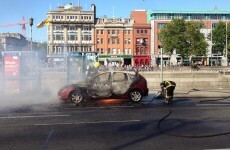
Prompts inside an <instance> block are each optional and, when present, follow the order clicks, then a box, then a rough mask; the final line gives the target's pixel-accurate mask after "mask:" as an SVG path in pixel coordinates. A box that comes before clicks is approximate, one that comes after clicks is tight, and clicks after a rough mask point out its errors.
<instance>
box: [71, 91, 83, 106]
mask: <svg viewBox="0 0 230 150" xmlns="http://www.w3.org/2000/svg"><path fill="white" fill-rule="evenodd" d="M69 98H70V100H71V101H72V102H73V103H75V104H76V105H79V104H80V103H81V102H82V101H83V100H84V97H83V94H82V92H81V91H80V90H75V91H73V92H71V93H70V95H69Z"/></svg>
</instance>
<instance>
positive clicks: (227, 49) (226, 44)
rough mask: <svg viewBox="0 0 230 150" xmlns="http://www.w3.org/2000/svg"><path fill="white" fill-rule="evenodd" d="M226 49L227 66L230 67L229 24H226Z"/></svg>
mask: <svg viewBox="0 0 230 150" xmlns="http://www.w3.org/2000/svg"><path fill="white" fill-rule="evenodd" d="M225 46H226V47H225V49H226V61H227V66H228V23H227V22H226V44H225Z"/></svg>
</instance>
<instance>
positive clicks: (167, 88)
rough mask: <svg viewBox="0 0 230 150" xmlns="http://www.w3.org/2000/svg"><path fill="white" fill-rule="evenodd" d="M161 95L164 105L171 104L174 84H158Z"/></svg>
mask: <svg viewBox="0 0 230 150" xmlns="http://www.w3.org/2000/svg"><path fill="white" fill-rule="evenodd" d="M160 86H161V89H162V93H164V96H165V103H167V104H168V103H172V100H173V95H174V90H175V87H176V83H175V82H173V81H167V80H165V81H163V82H161V83H160Z"/></svg>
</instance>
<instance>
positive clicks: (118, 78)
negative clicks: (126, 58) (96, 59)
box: [113, 72, 128, 82]
mask: <svg viewBox="0 0 230 150" xmlns="http://www.w3.org/2000/svg"><path fill="white" fill-rule="evenodd" d="M127 80H128V76H127V74H126V73H122V72H115V73H114V74H113V82H122V81H127Z"/></svg>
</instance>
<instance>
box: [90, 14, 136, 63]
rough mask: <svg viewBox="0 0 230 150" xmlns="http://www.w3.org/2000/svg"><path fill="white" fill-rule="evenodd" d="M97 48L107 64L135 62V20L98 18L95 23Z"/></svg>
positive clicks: (100, 58)
mask: <svg viewBox="0 0 230 150" xmlns="http://www.w3.org/2000/svg"><path fill="white" fill-rule="evenodd" d="M94 39H95V41H94V43H95V49H96V51H97V52H98V53H99V61H100V62H101V63H103V64H105V65H108V64H109V63H111V64H112V65H117V64H118V65H123V64H124V65H130V64H133V44H132V43H133V20H132V19H129V18H107V17H103V18H98V19H97V22H96V24H95V37H94Z"/></svg>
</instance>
